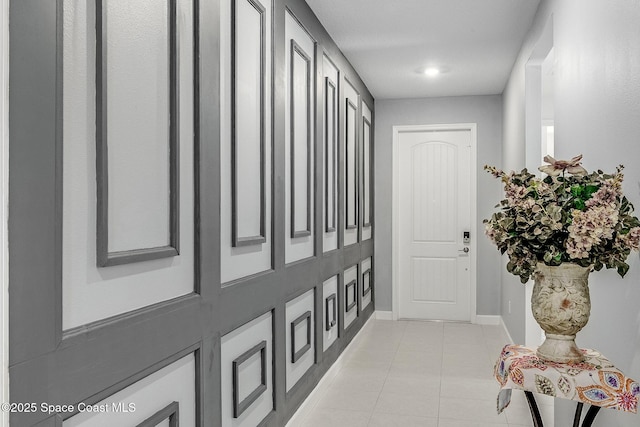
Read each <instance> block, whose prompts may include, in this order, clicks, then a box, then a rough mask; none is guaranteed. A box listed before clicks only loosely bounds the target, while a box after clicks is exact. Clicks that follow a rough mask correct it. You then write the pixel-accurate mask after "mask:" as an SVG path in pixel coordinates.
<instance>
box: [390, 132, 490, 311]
mask: <svg viewBox="0 0 640 427" xmlns="http://www.w3.org/2000/svg"><path fill="white" fill-rule="evenodd" d="M460 130H468V131H470V132H471V153H470V154H471V188H470V191H471V230H470V231H471V236H472V238H471V244H470V245H469V248H470V252H469V257H470V260H469V267H470V268H471V274H470V277H469V300H470V303H469V320H470V321H471V323H476V316H477V313H476V293H477V289H476V286H477V283H476V282H477V265H476V261H477V256H476V252H477V246H478V245H477V242H478V238H479V236H478V225H477V222H478V221H477V218H478V197H477V194H478V184H477V183H478V175H477V150H478V143H477V140H478V138H477V124H476V123H451V124H434V125H397V126H393V172H392V178H393V182H392V191H393V194H392V202H393V207H392V214H391V222H392V232H391V235H392V265H391V274H392V275H391V277H392V284H391V290H392V317H393V320H398V317H399V314H400V301H399V295H400V289H399V287H400V284H399V278H398V265H399V262H400V259H399V249H400V242H399V224H398V221H399V215H400V213H399V204H400V196H399V192H400V191H399V190H400V177H399V173H400V164H399V163H400V146H399V145H400V144H399V139H400V134H401V133H406V132H420V131H430V132H446V131H460ZM474 236H475V237H474Z"/></svg>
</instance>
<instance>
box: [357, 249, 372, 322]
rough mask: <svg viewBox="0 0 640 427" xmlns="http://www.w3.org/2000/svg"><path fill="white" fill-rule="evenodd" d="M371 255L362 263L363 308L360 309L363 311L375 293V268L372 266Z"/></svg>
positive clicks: (361, 287)
mask: <svg viewBox="0 0 640 427" xmlns="http://www.w3.org/2000/svg"><path fill="white" fill-rule="evenodd" d="M371 264H372V262H371V257H369V258H367V259H365V260H364V261H362V262H361V263H360V272H361V273H360V278H361V280H360V281H361V282H362V283H361V285H360V289H361V291H360V293H361V296H360V298H361V304H360V305H361V308H360V311H363V310H364V309H365V308H367V306H369V304H371V301H372V295H373V269H372V267H371Z"/></svg>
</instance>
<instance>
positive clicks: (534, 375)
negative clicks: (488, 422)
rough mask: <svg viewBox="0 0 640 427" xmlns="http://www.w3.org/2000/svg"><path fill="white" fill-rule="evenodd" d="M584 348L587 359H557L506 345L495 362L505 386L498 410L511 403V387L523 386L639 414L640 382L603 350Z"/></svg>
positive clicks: (496, 370)
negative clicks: (600, 351) (629, 375)
mask: <svg viewBox="0 0 640 427" xmlns="http://www.w3.org/2000/svg"><path fill="white" fill-rule="evenodd" d="M582 352H583V353H584V354H585V356H586V359H585V361H584V362H580V363H557V362H547V361H544V360H541V359H539V358H538V356H536V350H535V349H531V348H528V347H525V346H522V345H507V346H505V347H504V348H503V349H502V353H501V354H500V359H499V360H498V362H496V366H495V377H496V379H497V380H498V382H499V383H500V386H501V388H500V393H499V394H498V413H501V412H502V411H503V410H504V408H506V407H507V406H508V405H509V402H510V401H511V390H512V389H520V390H525V391H531V392H534V393H541V394H546V395H548V396H553V397H559V398H563V399H570V400H575V401H577V402H583V403H588V404H590V405H594V406H601V407H603V408H612V409H613V408H615V409H618V410H621V411H626V412H632V413H634V414H635V413H636V412H637V409H638V398H640V384H638V383H637V382H636V381H634V380H632V379H631V378H628V377H626V376H625V375H624V374H623V373H622V372H620V370H619V369H617V368H616V367H615V366H613V365H612V364H611V362H609V360H607V359H606V358H605V357H604V356H603V355H602V354H600V353H599V352H597V351H595V350H582Z"/></svg>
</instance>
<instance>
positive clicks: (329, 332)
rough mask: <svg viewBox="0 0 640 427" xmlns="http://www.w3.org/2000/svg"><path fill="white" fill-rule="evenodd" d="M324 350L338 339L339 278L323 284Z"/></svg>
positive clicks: (330, 279) (335, 277)
mask: <svg viewBox="0 0 640 427" xmlns="http://www.w3.org/2000/svg"><path fill="white" fill-rule="evenodd" d="M322 298H323V300H322V301H323V302H322V333H323V337H322V349H323V351H326V350H327V349H328V348H329V347H331V344H333V343H334V342H335V341H336V339H337V338H338V276H333V277H331V278H329V279H327V280H325V281H324V283H323V284H322Z"/></svg>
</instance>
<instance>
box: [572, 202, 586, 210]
mask: <svg viewBox="0 0 640 427" xmlns="http://www.w3.org/2000/svg"><path fill="white" fill-rule="evenodd" d="M573 207H574V208H576V209H578V210H580V211H583V210H584V209H585V208H586V205H585V204H584V200H582V199H575V200H574V201H573Z"/></svg>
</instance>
